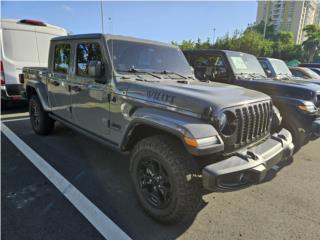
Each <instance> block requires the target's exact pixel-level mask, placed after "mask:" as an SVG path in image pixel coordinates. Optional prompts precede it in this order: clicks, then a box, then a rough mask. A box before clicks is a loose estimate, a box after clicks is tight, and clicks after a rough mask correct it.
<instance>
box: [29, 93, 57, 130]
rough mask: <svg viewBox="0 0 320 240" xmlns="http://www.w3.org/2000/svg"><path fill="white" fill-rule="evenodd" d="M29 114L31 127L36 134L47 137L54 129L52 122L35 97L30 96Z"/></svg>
mask: <svg viewBox="0 0 320 240" xmlns="http://www.w3.org/2000/svg"><path fill="white" fill-rule="evenodd" d="M29 114H30V122H31V126H32V128H33V130H34V132H35V133H36V134H39V135H48V134H50V133H51V132H52V131H53V129H54V120H53V119H52V118H50V117H49V115H48V113H47V112H46V111H45V110H44V109H43V107H42V105H41V102H40V100H39V98H38V96H37V95H32V96H31V98H30V100H29Z"/></svg>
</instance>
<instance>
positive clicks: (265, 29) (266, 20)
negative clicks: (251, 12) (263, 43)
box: [263, 3, 268, 38]
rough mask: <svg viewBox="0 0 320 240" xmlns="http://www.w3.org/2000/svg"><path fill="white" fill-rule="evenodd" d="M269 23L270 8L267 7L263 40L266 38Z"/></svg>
mask: <svg viewBox="0 0 320 240" xmlns="http://www.w3.org/2000/svg"><path fill="white" fill-rule="evenodd" d="M266 4H267V3H266ZM267 22H268V6H267V5H266V16H265V18H264V28H263V38H266V33H267Z"/></svg>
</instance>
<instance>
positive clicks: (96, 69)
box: [88, 60, 104, 77]
mask: <svg viewBox="0 0 320 240" xmlns="http://www.w3.org/2000/svg"><path fill="white" fill-rule="evenodd" d="M103 73H104V67H103V64H102V62H101V61H97V60H93V61H90V62H89V64H88V75H89V77H101V76H102V75H103Z"/></svg>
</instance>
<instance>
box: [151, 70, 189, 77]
mask: <svg viewBox="0 0 320 240" xmlns="http://www.w3.org/2000/svg"><path fill="white" fill-rule="evenodd" d="M153 73H156V74H174V75H177V76H179V77H181V78H183V79H187V77H186V76H183V75H181V74H179V73H176V72H171V71H166V70H163V71H161V72H153Z"/></svg>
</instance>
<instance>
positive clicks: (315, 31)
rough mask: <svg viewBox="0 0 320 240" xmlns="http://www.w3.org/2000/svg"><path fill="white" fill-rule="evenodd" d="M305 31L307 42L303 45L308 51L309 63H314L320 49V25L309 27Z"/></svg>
mask: <svg viewBox="0 0 320 240" xmlns="http://www.w3.org/2000/svg"><path fill="white" fill-rule="evenodd" d="M303 31H304V32H305V34H306V37H307V40H305V41H304V42H303V43H302V46H303V48H304V50H305V51H306V54H307V60H308V62H312V61H313V59H314V56H315V55H316V53H317V52H319V48H320V25H307V26H306V27H305V28H304V29H303Z"/></svg>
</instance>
